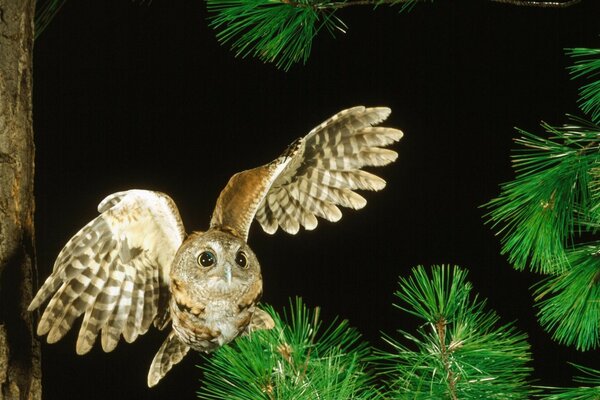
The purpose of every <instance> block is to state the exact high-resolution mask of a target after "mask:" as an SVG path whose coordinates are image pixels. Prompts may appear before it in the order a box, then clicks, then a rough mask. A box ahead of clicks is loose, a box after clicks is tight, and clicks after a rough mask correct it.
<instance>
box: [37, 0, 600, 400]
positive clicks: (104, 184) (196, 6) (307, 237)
mask: <svg viewBox="0 0 600 400" xmlns="http://www.w3.org/2000/svg"><path fill="white" fill-rule="evenodd" d="M477 3H479V4H477ZM583 3H584V4H582V5H579V6H577V7H573V8H571V9H565V10H546V9H526V8H519V7H511V6H505V5H500V4H491V3H488V2H485V1H479V2H469V1H456V2H453V1H444V0H437V1H435V2H434V3H433V4H429V3H427V4H421V5H418V6H417V7H415V9H414V10H413V11H412V12H410V13H408V14H404V13H403V14H398V12H397V9H390V8H387V7H381V8H378V9H377V10H376V11H371V10H370V9H368V8H357V9H347V10H344V11H343V12H340V13H339V16H340V17H341V18H342V19H343V20H344V21H345V22H346V23H347V24H348V26H349V30H348V33H347V34H345V35H343V34H340V35H339V36H338V37H337V38H336V39H332V38H330V37H328V36H327V35H326V34H322V35H321V36H319V37H318V38H317V40H316V41H315V43H314V49H313V53H312V55H311V57H310V59H309V61H308V63H307V65H306V66H295V67H293V68H292V69H291V70H290V71H289V72H287V73H285V72H283V71H279V70H276V69H275V68H274V67H273V66H271V65H265V64H262V63H260V62H259V61H256V60H254V59H245V60H244V59H237V58H234V56H233V54H232V53H231V52H230V51H229V50H228V48H226V47H223V46H220V45H219V44H218V43H217V41H216V39H215V35H214V32H213V31H212V30H211V29H209V28H208V27H207V20H206V19H207V13H206V10H205V5H204V3H203V2H202V1H199V0H195V1H192V0H187V1H185V0H172V1H160V0H154V1H153V2H151V3H150V4H140V3H138V2H131V1H122V0H118V1H117V0H110V1H108V0H103V1H99V0H96V1H90V0H88V1H68V2H67V4H66V5H65V7H64V8H63V10H62V11H61V12H60V13H59V14H58V16H57V18H56V19H55V20H54V21H53V23H52V24H51V25H50V27H49V28H48V30H47V31H46V32H45V33H44V34H43V35H42V36H41V38H40V39H39V40H38V41H37V42H36V48H35V58H34V63H35V68H34V74H35V85H34V122H35V130H36V143H37V162H36V168H37V180H36V196H37V218H36V224H37V246H38V262H39V269H40V277H41V278H42V279H43V278H45V277H46V276H47V275H48V274H49V273H50V271H51V267H52V263H53V261H54V258H55V257H56V255H57V253H58V251H59V250H60V249H61V247H62V246H63V245H64V243H65V242H66V241H67V240H68V239H69V237H70V236H71V235H72V234H74V233H75V232H76V231H77V230H78V229H79V228H80V227H81V226H83V225H84V224H85V223H86V222H87V221H88V220H90V219H91V218H93V217H94V216H95V215H96V211H95V207H96V205H97V204H98V202H99V201H100V200H101V199H102V198H103V197H104V196H105V195H107V194H109V193H112V192H115V191H119V190H124V189H128V188H146V189H154V190H160V191H163V192H166V193H168V194H170V195H171V196H172V197H173V199H174V200H175V201H176V202H177V204H178V206H179V209H180V212H181V215H182V217H183V220H184V223H185V224H186V227H187V229H188V230H196V229H199V230H202V229H206V227H207V225H208V222H209V218H210V214H211V212H212V207H213V205H214V202H215V200H216V198H217V196H218V194H219V192H220V190H221V189H222V187H223V186H224V185H225V183H226V182H227V179H228V178H229V177H230V176H231V175H232V174H233V173H235V172H237V171H240V170H243V169H247V168H252V167H255V166H258V165H260V164H263V163H266V162H268V161H270V160H272V159H273V158H275V157H276V156H277V155H278V154H279V153H280V152H281V151H282V150H283V149H284V148H285V147H286V146H287V144H289V143H290V142H291V141H292V140H293V139H295V138H296V137H298V136H301V135H304V134H305V133H307V132H308V131H309V130H310V129H312V128H313V127H314V126H315V125H317V124H319V123H320V122H322V121H323V120H324V119H326V118H327V117H329V116H330V115H332V114H334V113H335V112H337V111H339V110H341V109H343V108H346V107H350V106H354V105H360V104H363V105H369V106H374V105H387V106H389V107H391V108H392V110H393V113H392V115H391V117H390V118H389V120H388V121H387V122H386V125H389V126H393V127H397V128H400V129H402V130H403V131H404V133H405V137H404V138H403V139H402V140H401V142H400V143H399V144H397V145H396V146H395V147H394V148H395V149H396V150H397V151H398V152H399V154H400V156H399V158H398V160H397V162H396V163H394V164H393V165H391V166H388V167H385V168H383V169H378V170H377V171H376V172H377V173H378V174H380V175H381V176H382V177H384V178H385V179H386V180H387V181H388V187H387V188H386V189H385V190H384V191H382V192H379V193H367V194H366V197H367V200H368V202H369V204H368V205H367V207H366V208H365V209H363V210H361V211H358V212H354V211H345V212H344V217H343V218H342V220H341V221H340V222H339V223H337V224H331V223H327V222H321V223H320V224H319V228H318V229H317V230H316V231H313V232H302V234H301V235H298V236H296V237H292V236H290V235H287V234H284V233H281V232H279V233H277V234H276V235H275V236H273V237H271V236H268V235H266V234H264V233H263V232H262V231H261V229H260V228H259V227H258V226H257V225H254V226H253V228H252V230H251V234H250V244H251V246H252V247H253V248H254V250H255V252H256V254H257V255H258V257H259V259H260V260H261V264H262V268H263V278H264V281H265V288H264V297H263V301H264V302H266V303H270V304H273V305H274V306H275V307H276V308H278V309H281V308H282V307H283V306H285V305H286V304H287V299H288V298H289V297H290V296H296V295H300V296H302V297H303V298H304V300H305V301H306V303H308V304H309V305H311V306H316V305H319V306H321V307H322V311H323V317H324V319H326V320H331V318H333V317H334V316H336V315H339V316H341V317H343V318H348V319H349V320H350V321H351V323H352V325H354V326H356V327H357V328H358V329H359V330H360V331H361V332H362V333H363V334H364V336H365V338H366V339H368V340H370V341H371V342H372V343H373V344H375V345H381V346H384V345H383V343H382V342H381V340H380V339H379V337H380V331H385V332H388V333H392V332H393V331H394V330H395V329H397V328H403V329H407V330H414V329H415V328H416V321H415V320H413V319H411V318H408V317H407V316H406V315H403V314H402V313H401V312H400V311H398V310H396V309H394V308H393V307H392V305H391V304H392V302H393V301H394V297H393V295H392V293H393V291H394V290H395V289H396V287H397V284H396V282H397V279H398V276H399V275H403V276H406V275H407V274H408V272H409V270H410V268H411V267H413V266H416V265H419V264H423V265H425V266H429V265H432V264H441V263H447V264H458V265H460V266H462V267H465V268H468V269H469V271H470V274H469V277H470V280H471V281H472V282H473V284H474V286H475V289H476V290H477V291H478V292H479V293H480V294H481V295H482V296H483V297H486V298H488V304H489V306H490V307H492V308H494V309H496V310H497V311H498V312H499V314H500V315H501V317H502V318H503V321H504V322H508V321H513V320H515V321H516V324H517V326H518V327H519V328H520V329H521V330H523V331H526V332H527V333H528V334H529V336H530V343H531V345H532V350H533V353H534V358H535V363H534V367H535V371H536V372H535V375H534V378H535V379H538V381H539V383H541V384H546V385H550V384H555V385H556V384H563V385H565V384H568V382H569V380H570V377H571V372H572V370H571V369H570V368H569V367H568V366H567V362H569V361H570V362H579V363H585V364H586V365H588V366H591V367H596V368H598V367H600V364H599V363H598V361H597V353H588V354H582V353H579V352H577V351H575V350H572V349H569V348H566V347H564V346H560V345H557V344H555V343H553V342H552V341H551V340H550V338H549V335H548V334H546V333H544V332H543V331H542V330H541V329H540V328H539V326H538V324H537V322H536V319H535V309H534V308H533V307H532V300H531V295H530V291H529V289H528V288H529V286H531V284H532V283H533V282H535V277H534V276H533V275H532V274H528V273H519V272H516V271H514V270H513V269H512V268H511V267H510V266H509V265H508V263H507V262H506V259H505V257H503V256H500V255H499V252H500V244H499V239H498V238H497V237H495V236H494V234H493V232H492V231H491V230H490V228H489V227H487V226H484V225H483V219H482V215H483V213H484V211H483V210H482V209H481V208H479V206H480V205H482V204H483V203H485V202H486V201H488V200H490V199H491V198H492V197H493V196H495V195H497V194H498V192H499V191H498V185H499V183H501V182H504V181H507V180H509V179H511V178H512V177H513V173H512V170H511V168H510V160H509V150H510V149H511V147H512V138H513V137H514V136H515V135H516V133H515V131H514V129H513V127H514V126H518V127H520V128H524V129H528V130H530V131H536V132H540V131H541V129H540V128H539V127H538V126H539V122H540V121H541V120H544V121H547V122H549V123H554V124H561V123H563V122H565V121H566V119H565V117H564V114H565V113H575V114H578V113H579V111H578V109H577V107H576V99H577V95H576V92H577V87H578V84H579V83H578V82H571V81H570V80H569V78H568V75H567V72H566V71H565V67H566V66H567V65H568V60H567V58H566V57H565V56H564V55H563V48H565V47H599V46H600V41H599V40H598V34H599V33H600V30H599V29H598V28H597V22H598V15H599V13H598V11H600V10H599V8H598V4H597V1H596V0H584V1H583ZM593 3H596V5H593ZM164 335H165V333H162V332H156V331H152V332H150V333H148V334H147V335H145V336H144V337H142V338H140V339H138V341H137V342H135V343H134V344H132V345H127V344H124V343H122V344H120V345H119V346H118V347H117V349H116V351H114V352H113V353H109V354H104V353H102V352H101V350H99V349H98V348H96V349H94V350H93V351H92V352H91V353H90V354H89V355H87V356H84V357H80V356H77V355H76V354H75V351H74V350H75V339H76V335H75V334H74V332H72V334H70V335H69V336H67V337H66V338H65V339H63V340H62V341H61V342H59V343H58V344H55V345H44V346H43V371H44V382H43V384H44V395H45V398H46V399H59V398H67V399H70V398H81V397H83V398H88V399H96V398H98V399H100V398H102V399H106V398H110V399H115V400H116V399H128V398H149V399H152V398H157V399H158V398H171V397H172V396H174V395H177V396H179V397H180V398H193V397H194V392H195V391H196V390H197V389H198V387H199V385H200V383H199V381H198V380H199V378H200V373H199V371H198V369H197V368H196V367H195V365H196V364H197V363H198V362H199V361H200V357H199V356H197V355H196V354H191V355H189V356H188V357H187V358H186V359H185V360H184V361H183V362H182V363H181V364H180V365H178V366H176V367H175V368H174V369H173V370H172V371H171V372H170V373H169V374H168V375H167V377H166V378H165V379H164V380H163V381H162V382H161V383H160V384H159V385H158V387H156V388H155V389H151V390H149V389H147V388H146V375H147V372H148V367H149V365H150V361H151V360H152V358H153V356H154V354H155V352H156V350H157V349H158V347H159V346H160V344H161V343H162V340H163V338H164ZM594 362H595V365H594Z"/></svg>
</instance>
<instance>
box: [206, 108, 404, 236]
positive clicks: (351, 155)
mask: <svg viewBox="0 0 600 400" xmlns="http://www.w3.org/2000/svg"><path fill="white" fill-rule="evenodd" d="M390 112H391V110H390V109H389V108H387V107H371V108H366V107H362V106H359V107H353V108H349V109H346V110H343V111H340V112H339V113H337V114H335V115H334V116H332V117H331V118H329V119H327V120H326V121H325V122H323V123H322V124H320V125H319V126H317V127H316V128H314V129H313V130H311V131H310V132H309V133H308V134H307V135H306V136H304V137H303V138H299V139H297V140H296V141H295V142H293V143H292V144H291V145H290V146H289V147H288V148H287V150H286V151H285V152H284V153H283V154H282V155H281V156H280V157H278V158H276V159H275V160H274V161H272V162H270V163H268V164H266V165H263V166H261V167H258V168H254V169H251V170H247V171H242V172H239V173H237V174H235V175H234V176H232V177H231V179H230V180H229V182H228V183H227V186H226V187H225V188H224V189H223V191H222V192H221V194H220V195H219V199H218V200H217V204H216V206H215V211H214V212H213V216H212V220H211V227H212V228H218V229H221V230H227V231H229V232H231V233H232V234H234V235H237V236H239V237H241V238H243V239H247V237H248V231H249V229H250V224H251V223H252V221H253V219H254V218H256V220H257V221H258V222H259V224H260V225H261V226H262V228H263V230H264V231H265V232H267V233H271V234H272V233H275V231H277V229H278V228H279V227H281V228H282V229H283V230H284V231H286V232H288V233H291V234H296V233H297V232H298V231H299V230H300V227H301V226H304V227H305V228H306V229H308V230H311V229H315V228H316V226H317V222H318V221H317V217H321V218H324V219H326V220H328V221H332V222H335V221H338V220H339V219H340V218H341V217H342V213H341V211H340V209H339V208H338V206H342V207H349V208H353V209H355V210H357V209H360V208H363V207H364V206H365V205H366V203H367V201H366V200H365V198H364V197H362V196H361V195H359V194H358V193H356V192H355V191H356V190H381V189H383V188H384V187H385V181H384V180H383V179H381V178H380V177H378V176H376V175H374V174H372V173H370V172H367V171H364V170H363V169H362V168H363V167H371V166H372V167H378V166H383V165H387V164H389V163H391V162H393V161H394V160H396V157H397V156H398V154H397V153H396V152H395V151H393V150H390V149H386V148H385V147H387V146H389V145H391V144H392V143H395V142H397V141H398V140H400V138H402V135H403V134H402V132H401V131H400V130H398V129H393V128H389V127H383V126H375V125H377V124H379V123H381V122H382V121H384V120H385V119H386V118H387V117H388V115H389V114H390Z"/></svg>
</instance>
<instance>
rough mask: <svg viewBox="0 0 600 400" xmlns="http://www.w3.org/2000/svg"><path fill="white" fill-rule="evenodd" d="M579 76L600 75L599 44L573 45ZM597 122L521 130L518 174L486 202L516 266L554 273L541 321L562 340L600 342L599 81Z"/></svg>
mask: <svg viewBox="0 0 600 400" xmlns="http://www.w3.org/2000/svg"><path fill="white" fill-rule="evenodd" d="M568 54H569V55H571V56H572V57H573V58H574V59H575V63H574V65H573V66H572V67H570V71H571V73H572V74H573V77H574V78H579V77H597V76H598V74H599V73H600V57H599V55H600V50H593V49H571V50H569V51H568ZM579 103H580V106H581V109H582V110H583V111H584V112H586V113H588V114H589V115H590V116H591V118H592V120H593V121H594V122H588V121H586V120H584V119H582V118H575V117H570V122H569V123H568V124H567V125H564V126H562V127H553V126H550V125H548V124H542V127H543V128H544V129H545V131H546V134H545V135H544V136H538V135H535V134H532V133H529V132H525V131H522V130H519V132H520V133H521V135H522V136H521V137H520V138H519V139H517V140H516V143H517V144H518V145H520V146H521V147H520V148H519V149H517V150H515V151H514V153H513V166H514V169H515V173H516V177H515V179H514V180H513V181H511V182H507V183H504V184H502V185H501V194H500V196H499V197H498V198H496V199H493V200H491V201H490V202H489V203H488V204H486V205H485V206H486V207H488V208H489V209H490V211H489V213H488V214H487V215H486V218H487V220H488V223H490V224H491V225H492V227H493V228H494V229H496V230H497V232H498V234H499V235H500V236H501V241H502V253H503V254H507V255H508V260H509V262H510V263H511V264H513V265H514V267H515V268H516V269H519V270H521V269H524V268H529V269H530V270H532V271H534V272H538V273H542V274H545V275H548V276H547V277H546V278H545V279H544V280H543V281H542V282H541V283H539V284H538V285H536V287H535V296H536V300H537V301H538V307H539V312H538V318H539V320H540V323H541V325H542V326H543V327H544V328H545V329H546V330H547V331H549V332H551V333H552V337H553V338H554V339H555V340H556V341H558V342H559V343H563V344H566V345H573V346H575V347H576V348H577V349H579V350H589V349H596V348H598V347H600V272H599V271H600V242H598V241H596V240H597V234H598V232H599V228H600V126H598V125H596V123H597V122H598V120H599V119H600V80H598V79H596V80H595V81H594V82H591V83H588V84H587V85H585V86H584V87H583V88H582V90H581V98H580V101H579Z"/></svg>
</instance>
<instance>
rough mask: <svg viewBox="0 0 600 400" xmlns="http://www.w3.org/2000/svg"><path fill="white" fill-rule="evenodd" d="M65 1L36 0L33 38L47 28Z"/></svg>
mask: <svg viewBox="0 0 600 400" xmlns="http://www.w3.org/2000/svg"><path fill="white" fill-rule="evenodd" d="M65 2H66V0H37V1H36V4H35V38H36V39H37V38H38V37H39V36H40V35H41V33H42V32H43V31H44V30H45V29H46V28H47V27H48V25H49V24H50V21H52V19H53V18H54V17H55V16H56V14H57V13H58V11H59V10H60V8H61V7H62V6H63V5H64V4H65Z"/></svg>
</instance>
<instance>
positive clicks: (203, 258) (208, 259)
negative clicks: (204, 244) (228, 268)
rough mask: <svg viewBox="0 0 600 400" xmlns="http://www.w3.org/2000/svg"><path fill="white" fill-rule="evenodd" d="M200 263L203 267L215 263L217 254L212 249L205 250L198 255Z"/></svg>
mask: <svg viewBox="0 0 600 400" xmlns="http://www.w3.org/2000/svg"><path fill="white" fill-rule="evenodd" d="M198 263H199V264H200V265H202V266H203V267H211V266H213V264H214V263H215V255H214V254H213V253H211V252H210V251H203V252H202V253H200V255H199V256H198Z"/></svg>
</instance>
